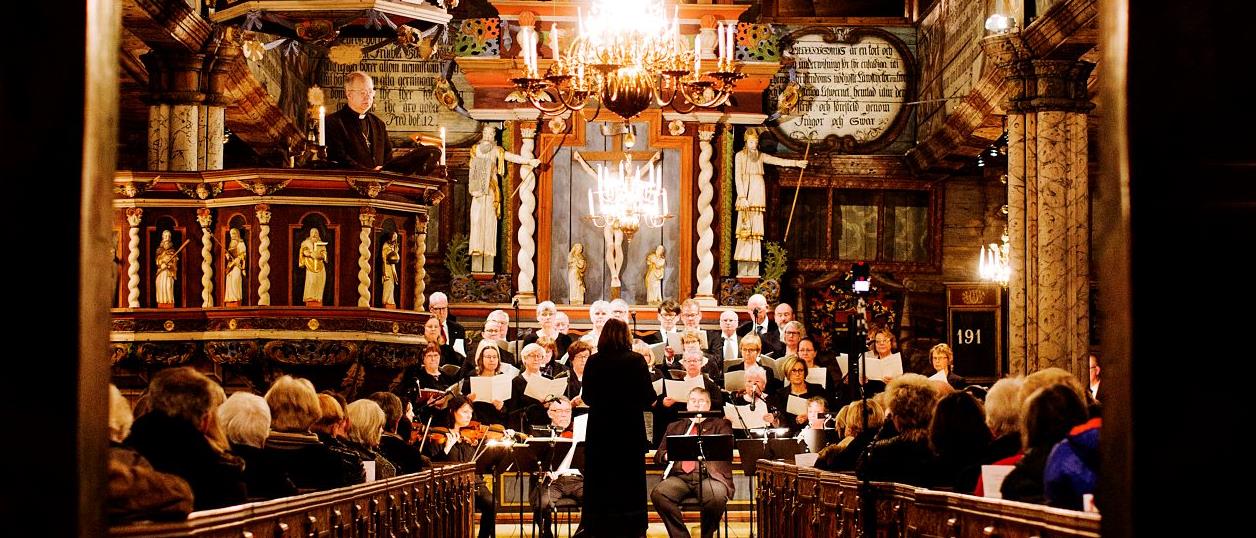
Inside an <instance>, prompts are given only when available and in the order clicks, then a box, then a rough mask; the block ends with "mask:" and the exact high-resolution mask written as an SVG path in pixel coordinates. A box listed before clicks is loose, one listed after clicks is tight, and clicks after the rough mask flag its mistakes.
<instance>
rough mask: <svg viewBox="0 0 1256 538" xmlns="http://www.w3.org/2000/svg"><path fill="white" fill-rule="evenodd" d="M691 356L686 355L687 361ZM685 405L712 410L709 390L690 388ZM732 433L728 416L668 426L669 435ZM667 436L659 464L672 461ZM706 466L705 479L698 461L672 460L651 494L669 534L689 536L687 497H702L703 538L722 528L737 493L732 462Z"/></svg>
mask: <svg viewBox="0 0 1256 538" xmlns="http://www.w3.org/2000/svg"><path fill="white" fill-rule="evenodd" d="M689 359H690V356H686V357H685V360H689ZM685 408H686V409H688V410H689V411H709V410H710V409H711V395H710V393H709V392H708V391H707V390H706V389H703V388H697V387H695V388H693V389H692V390H690V391H689V402H688V403H686V404H685ZM732 433H733V426H732V424H730V423H729V421H728V419H726V418H715V417H713V418H704V419H700V420H699V419H696V418H694V419H680V420H677V421H675V422H672V423H671V424H669V425H668V426H667V431H666V436H671V435H730V434H732ZM666 436H664V438H663V442H662V444H660V445H659V449H658V451H657V452H656V453H655V455H654V459H655V462H656V463H663V462H666V461H669V458H668V455H667V437H666ZM705 467H706V475H705V478H704V477H703V475H701V474H700V472H699V471H700V470H699V468H698V462H696V461H675V462H671V463H670V464H669V465H668V467H667V469H666V470H665V471H664V472H663V480H662V481H661V482H659V483H658V485H657V486H655V487H654V491H652V492H651V493H650V500H651V502H653V503H654V509H655V511H657V512H658V514H659V517H660V518H662V519H663V526H664V527H666V528H667V535H668V536H669V537H670V538H682V537H684V538H687V537H688V536H689V529H687V528H685V521H684V518H683V517H682V515H681V511H680V503H681V501H683V500H684V499H685V498H688V497H693V498H694V499H701V502H702V516H701V519H702V523H701V534H702V537H703V538H710V537H711V536H714V535H715V533H716V531H718V530H719V523H720V516H721V515H722V514H723V513H724V509H725V506H726V505H727V504H728V500H729V499H731V498H732V497H733V493H734V487H733V469H732V462H727V461H708V462H706V464H705ZM699 489H701V492H699Z"/></svg>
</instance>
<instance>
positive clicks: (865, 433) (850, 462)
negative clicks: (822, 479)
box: [816, 400, 885, 471]
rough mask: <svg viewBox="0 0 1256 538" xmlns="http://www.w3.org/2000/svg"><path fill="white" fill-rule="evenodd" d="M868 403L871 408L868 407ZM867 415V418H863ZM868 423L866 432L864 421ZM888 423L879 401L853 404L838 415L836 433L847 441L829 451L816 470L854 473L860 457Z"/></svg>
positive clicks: (821, 458) (826, 450)
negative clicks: (885, 423) (884, 423)
mask: <svg viewBox="0 0 1256 538" xmlns="http://www.w3.org/2000/svg"><path fill="white" fill-rule="evenodd" d="M864 401H866V402H867V405H864ZM861 415H864V416H861ZM865 416H866V420H867V423H868V427H867V429H865V428H864V421H865ZM884 421H885V411H884V408H883V407H881V404H879V403H877V401H876V400H859V401H854V402H851V403H850V404H849V405H847V406H846V407H843V408H842V409H841V410H840V411H838V413H837V419H836V424H835V429H837V430H838V431H839V432H842V435H843V438H842V440H841V441H838V443H837V444H835V445H832V446H828V447H825V448H824V450H821V451H820V455H819V458H818V459H817V460H816V468H817V469H822V470H825V471H853V470H855V464H856V463H857V462H858V461H859V456H861V455H863V453H864V450H866V449H867V448H868V445H869V444H872V441H873V440H874V439H875V438H876V436H877V432H878V431H879V430H880V429H881V425H882V423H883V422H884Z"/></svg>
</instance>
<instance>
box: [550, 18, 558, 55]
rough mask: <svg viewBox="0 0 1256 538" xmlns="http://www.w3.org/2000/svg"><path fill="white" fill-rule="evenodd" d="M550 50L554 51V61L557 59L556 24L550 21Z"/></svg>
mask: <svg viewBox="0 0 1256 538" xmlns="http://www.w3.org/2000/svg"><path fill="white" fill-rule="evenodd" d="M550 50H552V51H553V52H554V61H555V62H557V61H558V25H556V24H554V23H550Z"/></svg>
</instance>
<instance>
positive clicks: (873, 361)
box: [860, 327, 903, 396]
mask: <svg viewBox="0 0 1256 538" xmlns="http://www.w3.org/2000/svg"><path fill="white" fill-rule="evenodd" d="M868 337H869V338H870V339H871V340H872V349H871V350H869V351H867V352H865V353H864V361H863V362H862V363H861V364H860V366H862V367H863V368H864V370H863V376H862V377H863V378H864V380H867V386H866V388H865V391H866V392H867V393H868V395H869V396H871V395H873V394H877V393H879V392H884V391H885V386H886V385H887V384H889V382H890V381H893V380H894V378H896V377H898V376H901V375H903V357H902V356H901V355H899V354H898V352H896V351H893V349H894V347H895V340H894V333H892V332H890V330H889V329H886V328H883V327H878V328H875V329H872V330H871V331H870V334H869V335H868ZM861 381H862V380H861Z"/></svg>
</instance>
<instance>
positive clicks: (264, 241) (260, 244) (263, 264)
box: [253, 204, 270, 306]
mask: <svg viewBox="0 0 1256 538" xmlns="http://www.w3.org/2000/svg"><path fill="white" fill-rule="evenodd" d="M253 213H254V214H255V215H257V222H258V224H259V226H258V238H257V266H258V267H257V304H258V306H267V305H270V206H269V205H266V204H257V205H255V206H253Z"/></svg>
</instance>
